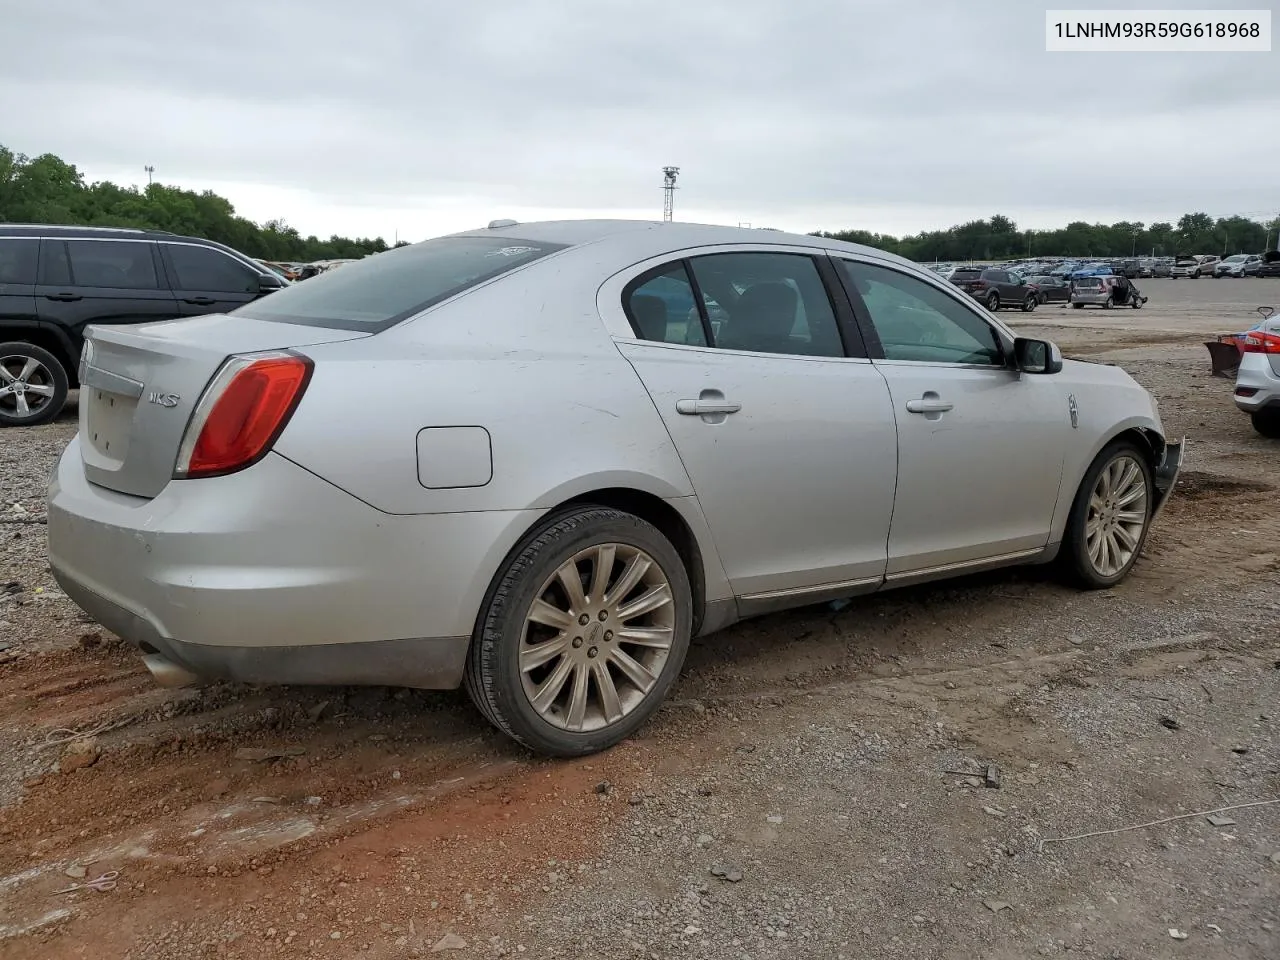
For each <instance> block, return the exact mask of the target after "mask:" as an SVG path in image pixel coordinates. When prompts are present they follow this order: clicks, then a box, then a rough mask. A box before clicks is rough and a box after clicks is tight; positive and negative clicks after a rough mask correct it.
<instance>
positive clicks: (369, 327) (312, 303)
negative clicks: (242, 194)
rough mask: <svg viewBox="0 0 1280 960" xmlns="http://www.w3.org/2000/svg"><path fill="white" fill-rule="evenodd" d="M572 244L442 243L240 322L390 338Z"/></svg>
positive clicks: (252, 310) (372, 262)
mask: <svg viewBox="0 0 1280 960" xmlns="http://www.w3.org/2000/svg"><path fill="white" fill-rule="evenodd" d="M562 249H564V244H557V243H541V242H534V241H528V240H513V239H511V238H509V237H488V236H485V237H440V238H439V239H436V240H426V241H424V242H422V243H415V244H413V245H412V246H408V247H397V248H396V249H393V250H387V251H386V252H384V253H377V254H374V255H373V256H370V257H365V258H364V259H363V260H357V261H355V262H353V263H348V264H344V265H343V267H342V269H341V270H326V271H324V272H323V273H320V274H317V275H316V276H314V277H312V278H311V279H310V280H308V281H307V282H306V283H299V284H296V285H294V286H291V287H286V288H285V289H284V290H279V291H277V292H275V293H273V294H272V295H271V296H269V297H263V298H262V299H261V300H254V301H251V302H250V303H247V304H245V305H244V306H243V307H240V308H239V309H237V310H234V311H232V313H233V315H235V316H239V317H249V318H250V319H253V320H268V321H272V322H277V323H300V324H303V325H304V326H311V327H332V328H335V329H338V330H361V331H367V332H370V333H376V332H377V331H379V330H385V329H386V328H387V327H390V326H393V325H394V324H397V323H399V322H400V321H402V320H407V319H408V318H409V317H411V316H413V315H414V314H416V313H419V312H421V311H423V310H425V309H426V308H427V307H430V306H432V305H433V304H436V303H439V302H441V301H442V300H447V299H448V298H449V297H452V296H454V295H455V294H459V293H462V292H463V291H464V290H467V289H470V288H471V287H474V286H476V285H478V284H481V283H484V282H485V281H486V280H491V279H493V278H494V277H497V276H501V275H502V274H504V273H508V272H510V271H512V270H514V269H516V268H517V267H521V266H524V265H525V264H527V263H532V262H533V261H535V260H539V259H541V258H542V257H545V256H547V255H548V254H551V253H554V252H555V251H557V250H562Z"/></svg>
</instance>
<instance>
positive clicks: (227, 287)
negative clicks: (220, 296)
mask: <svg viewBox="0 0 1280 960" xmlns="http://www.w3.org/2000/svg"><path fill="white" fill-rule="evenodd" d="M164 248H165V250H167V251H168V253H169V262H170V263H171V264H172V265H173V272H174V274H175V276H174V278H173V284H174V288H175V289H177V290H207V291H209V292H211V293H257V292H258V291H259V289H260V288H261V285H262V275H261V274H260V273H257V272H255V271H254V270H252V269H250V268H249V267H248V266H247V265H246V264H243V263H241V262H240V261H238V260H235V259H233V258H232V257H229V256H227V255H226V254H225V253H223V252H222V251H220V250H215V249H213V248H212V247H198V246H195V245H193V244H187V243H166V244H165V245H164Z"/></svg>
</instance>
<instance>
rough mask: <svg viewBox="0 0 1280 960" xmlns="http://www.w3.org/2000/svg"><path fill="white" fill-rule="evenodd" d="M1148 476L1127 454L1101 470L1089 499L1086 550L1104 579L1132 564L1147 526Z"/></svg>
mask: <svg viewBox="0 0 1280 960" xmlns="http://www.w3.org/2000/svg"><path fill="white" fill-rule="evenodd" d="M1147 497H1148V492H1147V475H1146V472H1145V471H1144V470H1143V469H1142V466H1141V464H1139V463H1138V461H1137V460H1136V459H1135V458H1134V457H1133V456H1130V455H1128V454H1124V455H1122V456H1119V457H1116V458H1115V459H1114V460H1112V461H1111V462H1110V463H1109V464H1107V465H1106V466H1105V467H1103V469H1102V472H1101V473H1100V474H1099V475H1098V480H1097V483H1095V484H1094V487H1093V491H1092V492H1091V493H1090V495H1089V513H1088V516H1087V518H1086V520H1085V546H1086V548H1087V550H1088V553H1089V562H1090V564H1092V566H1093V568H1094V570H1096V571H1097V572H1098V573H1099V574H1100V575H1101V576H1103V577H1114V576H1116V575H1117V574H1119V573H1120V572H1121V571H1122V570H1124V569H1125V567H1127V566H1128V565H1129V564H1130V563H1131V562H1132V560H1133V557H1134V554H1136V553H1137V551H1138V548H1139V547H1140V546H1141V545H1142V534H1143V532H1144V531H1145V529H1146V526H1147Z"/></svg>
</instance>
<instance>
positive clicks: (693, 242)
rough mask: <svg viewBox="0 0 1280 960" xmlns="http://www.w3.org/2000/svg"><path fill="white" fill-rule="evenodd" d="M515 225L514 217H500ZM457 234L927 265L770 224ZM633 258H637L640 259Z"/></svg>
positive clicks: (576, 223) (654, 250)
mask: <svg viewBox="0 0 1280 960" xmlns="http://www.w3.org/2000/svg"><path fill="white" fill-rule="evenodd" d="M499 222H500V223H509V221H499ZM452 236H455V237H501V238H504V239H510V240H515V241H521V242H526V243H539V242H541V243H555V244H563V245H565V246H579V245H583V244H588V243H608V244H609V245H610V246H612V247H614V248H615V249H616V250H617V251H618V252H619V253H625V254H627V255H629V256H634V257H635V261H639V260H644V259H647V258H649V257H657V256H661V255H662V254H663V253H666V252H667V251H675V250H681V249H686V248H689V247H701V246H717V245H720V244H725V245H727V244H739V243H752V244H777V245H779V246H793V247H796V246H799V247H812V248H813V249H814V250H846V251H848V252H850V253H858V254H862V255H864V256H871V257H876V258H878V259H881V260H887V261H891V262H894V263H900V264H904V265H908V266H911V267H914V268H916V269H917V270H919V269H923V268H922V267H921V266H920V265H919V264H918V263H916V262H915V261H913V260H908V259H907V258H905V257H900V256H898V255H896V254H892V253H888V252H886V251H884V250H879V249H877V248H875V247H868V246H864V245H862V244H858V243H846V242H845V241H843V240H831V239H828V238H826V237H813V236H809V235H807V234H799V233H787V232H786V231H783V230H775V229H771V228H769V227H727V226H720V225H717V224H707V223H683V222H670V223H668V222H663V221H661V220H547V221H541V222H536V223H518V224H512V225H509V226H495V227H492V228H487V227H486V228H481V229H478V230H464V231H461V232H459V233H455V234H452ZM635 261H633V262H635Z"/></svg>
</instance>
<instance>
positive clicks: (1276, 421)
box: [1249, 410, 1280, 440]
mask: <svg viewBox="0 0 1280 960" xmlns="http://www.w3.org/2000/svg"><path fill="white" fill-rule="evenodd" d="M1249 420H1250V421H1251V422H1252V423H1253V429H1254V430H1256V431H1258V433H1260V434H1261V435H1262V436H1264V437H1266V438H1267V439H1268V440H1280V411H1277V410H1256V411H1254V412H1253V413H1251V414H1249Z"/></svg>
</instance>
